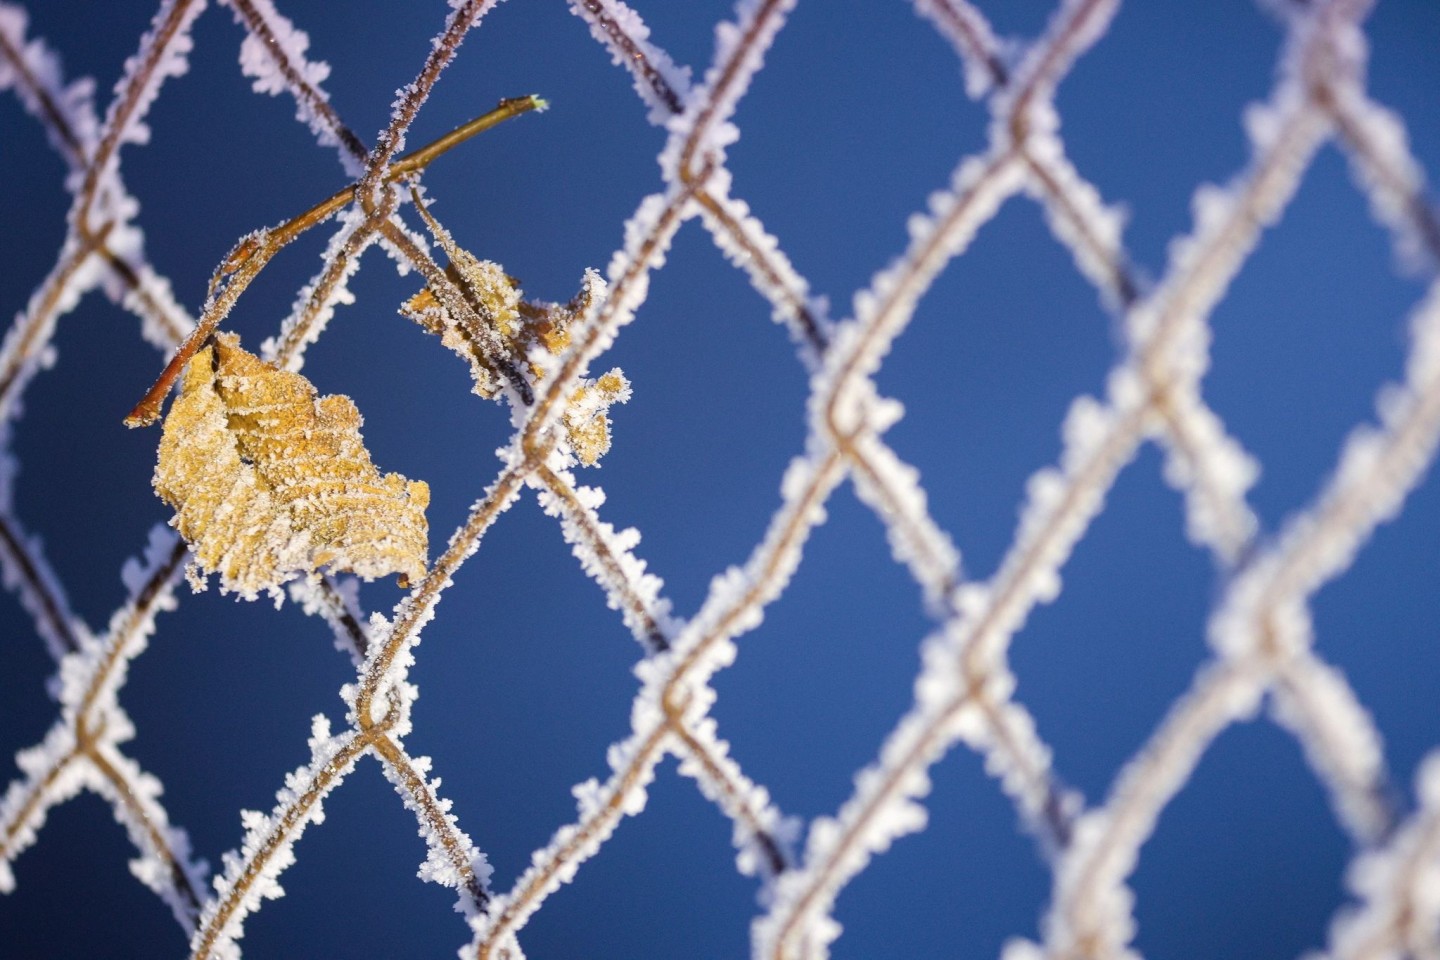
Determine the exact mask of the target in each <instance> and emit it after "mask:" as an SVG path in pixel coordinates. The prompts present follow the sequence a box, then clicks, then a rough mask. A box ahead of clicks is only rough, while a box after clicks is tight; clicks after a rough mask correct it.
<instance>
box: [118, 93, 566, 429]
mask: <svg viewBox="0 0 1440 960" xmlns="http://www.w3.org/2000/svg"><path fill="white" fill-rule="evenodd" d="M548 106H549V104H548V103H547V102H546V101H545V100H543V99H541V98H540V97H538V96H535V95H534V94H531V95H529V96H525V97H512V98H508V99H505V100H501V101H500V103H499V105H498V106H496V108H495V109H494V110H491V111H490V112H488V113H485V114H482V115H481V116H478V117H476V118H475V119H473V120H471V121H469V122H467V123H463V124H461V125H460V126H458V127H456V128H455V129H454V130H451V131H450V132H449V133H447V134H445V135H444V136H442V137H439V138H438V139H436V140H433V141H431V142H430V143H428V144H426V145H425V146H423V147H421V148H419V149H418V150H415V151H412V152H411V153H407V154H406V155H405V156H403V157H401V158H400V159H399V160H397V161H395V162H394V163H393V164H391V165H390V167H389V169H387V170H386V171H385V175H384V177H382V182H383V183H387V184H388V183H393V182H394V181H396V180H399V179H401V178H403V177H407V176H410V175H411V174H414V173H418V172H420V171H421V170H424V169H425V168H426V167H427V166H429V165H430V163H431V162H432V161H434V159H435V158H436V157H438V156H440V155H441V154H442V153H445V152H447V151H449V150H451V149H453V148H454V147H457V146H459V145H460V144H462V143H464V142H465V141H466V140H469V139H470V138H471V137H473V136H475V135H476V134H478V133H481V132H482V131H485V130H489V129H490V128H491V127H494V126H498V125H499V124H501V123H504V122H505V121H506V120H509V119H511V118H513V117H518V116H520V115H521V114H523V113H529V112H530V111H531V110H544V109H545V108H546V107H548ZM357 188H358V184H353V183H352V184H351V185H350V186H348V187H346V188H345V189H343V190H341V191H339V192H338V193H336V194H334V195H332V196H330V197H328V198H326V199H325V200H322V201H321V202H319V203H317V204H316V205H315V206H313V207H311V208H310V209H309V210H306V211H305V212H304V213H302V214H300V215H299V216H297V217H292V218H291V219H289V220H287V221H285V222H284V223H282V224H281V225H280V226H278V227H275V228H274V229H271V230H265V231H261V232H259V233H255V234H251V235H250V236H248V237H246V238H245V239H243V240H241V241H240V242H239V243H238V244H236V246H235V247H234V248H233V249H232V250H231V251H230V253H229V254H227V255H226V257H225V259H224V260H222V261H221V262H220V266H219V267H217V268H216V270H215V275H214V276H213V277H212V278H211V279H210V292H211V293H212V294H213V293H214V292H215V289H216V288H217V287H218V286H219V285H220V283H221V282H222V281H223V280H224V279H225V278H226V277H228V276H231V275H232V274H236V273H240V274H241V275H240V276H238V277H235V282H236V283H241V284H243V286H248V285H249V283H250V281H251V280H253V279H255V275H256V274H257V273H259V272H260V267H263V266H264V265H265V263H268V262H269V260H270V258H271V257H273V256H274V255H275V254H276V253H278V252H279V251H280V249H281V248H282V247H284V246H286V245H288V244H289V243H290V242H291V241H293V240H294V239H295V238H296V237H298V236H300V234H302V233H304V232H305V231H306V230H308V229H310V228H311V227H313V226H315V225H316V224H318V223H323V222H324V221H325V220H328V219H329V218H330V217H332V216H333V215H334V214H336V213H337V212H338V211H340V210H341V209H342V208H343V207H345V206H346V205H347V204H350V203H352V202H354V200H355V194H356V190H357ZM257 258H258V259H257ZM247 266H249V267H251V269H249V270H244V269H243V268H245V267H247ZM243 286H242V289H243ZM239 293H240V291H239V290H237V291H235V293H234V294H233V295H232V296H230V297H224V296H222V297H220V298H219V299H218V300H216V299H213V298H212V299H211V301H210V303H209V304H207V308H206V311H205V314H204V316H202V317H201V318H200V322H199V323H198V324H196V326H195V329H194V330H193V331H192V332H191V333H190V336H188V337H187V338H186V339H185V342H184V343H182V344H181V345H180V347H179V349H177V350H176V351H175V355H174V356H172V357H171V358H170V362H169V363H167V364H166V365H165V369H164V370H163V371H161V373H160V376H159V378H158V379H157V380H156V381H155V383H154V384H153V385H152V386H151V387H150V389H149V391H147V392H146V394H145V396H144V397H143V398H141V400H140V402H139V403H137V404H136V405H135V408H134V409H133V410H131V411H130V413H129V414H128V415H127V416H126V417H125V425H126V426H127V427H145V426H149V425H150V424H152V423H154V422H155V421H156V420H158V419H160V407H161V404H163V403H164V402H165V395H166V394H168V393H169V392H170V388H171V387H172V386H173V385H174V383H175V380H176V378H177V377H179V375H180V371H181V370H182V369H184V367H185V364H186V363H188V362H189V361H190V358H191V357H192V356H194V355H195V352H196V351H197V350H199V349H200V347H201V346H202V345H204V343H205V341H206V340H208V339H210V335H211V334H212V333H214V332H215V328H216V327H217V326H219V324H220V321H221V320H222V319H224V316H225V314H226V313H228V312H229V308H230V307H231V306H233V305H234V303H235V300H236V299H237V298H238V296H239Z"/></svg>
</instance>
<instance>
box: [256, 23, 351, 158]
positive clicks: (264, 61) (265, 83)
mask: <svg viewBox="0 0 1440 960" xmlns="http://www.w3.org/2000/svg"><path fill="white" fill-rule="evenodd" d="M250 4H251V6H252V8H253V9H254V10H255V12H256V13H257V14H258V15H259V17H260V19H261V20H263V21H264V23H265V26H266V27H267V28H268V29H269V31H270V35H271V38H273V46H272V43H267V42H266V41H265V40H262V39H261V38H260V37H259V36H258V35H257V34H255V33H253V32H251V31H250V30H249V29H247V30H246V33H245V39H244V40H242V41H241V42H240V69H241V71H242V72H243V73H244V74H245V76H247V77H250V78H251V79H252V81H253V82H252V83H251V85H250V88H251V89H252V90H254V91H255V92H256V93H267V94H269V95H270V96H272V97H274V96H279V95H280V94H282V93H284V92H286V91H289V92H290V94H291V95H292V96H293V97H294V98H295V119H296V120H299V121H300V122H301V123H303V124H305V125H306V126H308V127H309V128H310V132H311V133H313V134H314V135H315V139H316V140H317V141H319V143H320V145H321V146H322V147H338V148H339V153H340V162H341V163H343V164H344V165H345V173H346V174H347V175H348V176H350V177H351V178H352V179H358V178H359V177H360V176H361V175H362V174H364V172H365V164H364V159H365V158H364V157H357V156H355V154H353V153H351V152H350V151H349V150H348V149H346V148H345V143H344V141H343V140H342V139H341V137H340V132H339V131H338V130H336V129H335V127H334V126H333V125H332V124H331V122H330V120H329V119H328V118H327V117H326V115H325V113H324V112H323V111H321V110H320V109H319V105H320V104H325V103H329V101H330V95H329V94H328V93H327V92H326V91H325V89H324V86H323V84H324V83H325V81H326V80H327V79H328V78H329V76H330V64H328V63H326V62H325V61H323V60H310V59H308V58H307V57H306V53H307V52H308V51H309V49H310V35H309V34H308V33H306V32H305V31H304V30H299V29H296V27H295V24H294V22H293V21H291V20H290V18H289V17H286V16H285V15H284V14H282V13H280V12H279V11H278V10H276V9H275V5H274V3H273V2H272V0H250ZM232 6H233V4H232ZM233 12H234V14H235V21H236V22H237V23H239V24H241V25H242V26H247V24H246V22H245V15H244V14H243V13H241V11H240V10H239V9H238V8H235V9H234V11H233ZM282 56H283V58H284V62H285V63H288V64H289V66H290V68H291V69H292V70H294V72H295V74H296V78H295V81H294V82H292V81H291V80H290V78H289V77H287V76H286V73H285V70H284V68H283V67H282V65H281V62H280V60H279V57H282Z"/></svg>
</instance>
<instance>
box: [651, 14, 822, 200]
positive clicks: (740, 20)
mask: <svg viewBox="0 0 1440 960" xmlns="http://www.w3.org/2000/svg"><path fill="white" fill-rule="evenodd" d="M794 7H795V0H778V2H775V3H772V4H770V5H769V6H768V7H767V6H765V5H764V4H762V3H761V2H760V0H737V2H736V4H735V19H734V20H733V21H729V20H725V21H721V22H720V23H717V24H716V25H715V54H714V56H713V58H712V59H711V66H710V68H709V69H708V70H707V71H706V72H705V79H704V81H703V82H702V83H700V84H698V85H696V86H694V87H692V88H691V89H690V94H689V96H688V97H687V98H686V100H685V111H684V112H683V113H681V114H680V115H678V116H674V117H671V118H670V119H669V120H668V121H667V122H666V128H667V129H668V130H669V131H670V140H669V142H668V143H667V144H666V146H665V149H664V150H663V151H661V153H660V169H661V170H662V171H663V172H664V175H665V179H666V182H668V183H672V184H673V183H675V182H677V181H679V180H680V179H682V173H683V174H684V175H686V176H688V175H692V174H694V173H697V172H698V170H694V169H692V170H687V171H681V170H680V169H679V166H680V163H681V161H682V159H683V158H684V157H685V156H686V155H687V154H688V155H690V156H692V157H699V158H701V161H702V163H703V162H705V161H706V160H708V159H711V158H713V159H714V160H715V161H716V162H717V164H718V165H719V166H721V167H723V165H724V161H725V148H726V147H727V146H729V145H730V144H732V143H734V142H735V140H736V139H738V138H739V136H740V131H739V129H738V128H737V127H736V126H735V125H734V124H732V123H731V122H730V117H731V116H733V115H734V113H735V106H736V104H737V103H739V101H740V98H741V97H742V96H744V95H745V91H746V90H747V89H748V88H749V86H750V81H751V79H752V78H754V76H755V74H756V72H757V71H759V69H760V68H761V67H762V66H763V65H764V62H765V54H766V52H767V51H768V50H769V49H770V45H771V44H772V43H773V42H774V40H775V35H776V34H777V33H779V31H780V28H781V27H783V26H784V25H785V19H786V17H788V16H789V14H790V11H791V10H793V9H794ZM722 82H723V86H722V85H721V84H722ZM701 123H703V124H704V126H703V127H697V124H701Z"/></svg>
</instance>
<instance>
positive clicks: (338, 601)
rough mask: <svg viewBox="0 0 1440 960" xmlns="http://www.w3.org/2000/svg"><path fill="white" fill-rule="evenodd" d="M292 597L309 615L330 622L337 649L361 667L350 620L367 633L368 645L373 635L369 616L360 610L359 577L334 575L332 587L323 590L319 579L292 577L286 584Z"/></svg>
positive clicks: (331, 582)
mask: <svg viewBox="0 0 1440 960" xmlns="http://www.w3.org/2000/svg"><path fill="white" fill-rule="evenodd" d="M287 587H288V590H289V593H290V599H291V600H293V601H294V602H295V603H297V604H299V605H300V609H301V610H302V611H303V612H304V613H305V615H306V616H310V617H320V618H321V619H322V620H324V621H325V622H326V624H328V625H329V627H330V629H331V631H332V632H333V633H334V635H335V649H336V650H339V651H340V652H341V653H343V654H345V655H347V656H348V657H350V660H351V661H352V662H353V663H354V664H355V665H356V666H357V667H358V666H359V665H360V663H361V661H363V660H364V654H363V651H361V650H360V649H359V648H358V647H357V646H356V645H355V638H354V636H352V635H351V633H350V627H349V626H348V625H347V624H346V622H345V621H346V619H347V618H348V619H349V620H350V622H352V623H354V624H357V625H358V626H359V628H360V630H361V632H362V633H363V634H364V636H365V645H366V648H367V649H368V648H369V645H370V636H369V633H368V631H367V630H366V624H367V621H366V618H365V615H364V613H362V612H361V609H360V578H359V577H355V576H351V575H341V576H332V577H331V578H330V589H329V590H324V589H322V587H321V584H320V582H318V581H311V580H310V579H309V578H306V579H302V580H292V581H290V583H289V584H288V585H287Z"/></svg>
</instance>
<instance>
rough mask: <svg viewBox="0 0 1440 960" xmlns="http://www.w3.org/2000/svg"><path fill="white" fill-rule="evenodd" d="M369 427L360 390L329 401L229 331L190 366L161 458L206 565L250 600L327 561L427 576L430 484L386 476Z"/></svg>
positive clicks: (162, 487) (162, 489) (368, 572)
mask: <svg viewBox="0 0 1440 960" xmlns="http://www.w3.org/2000/svg"><path fill="white" fill-rule="evenodd" d="M360 424H361V417H360V412H359V411H358V410H356V408H355V404H354V403H352V402H351V400H350V398H349V397H345V396H339V395H331V396H325V397H318V398H317V391H316V389H315V387H314V386H313V385H312V384H311V383H310V381H308V380H306V379H305V378H304V377H302V376H300V375H299V374H298V373H290V372H287V371H284V370H277V369H276V368H275V367H273V366H271V365H270V364H268V363H265V362H264V361H262V360H261V359H260V358H259V357H256V356H254V355H253V354H250V353H247V352H246V351H245V350H243V349H241V347H240V343H239V338H238V337H236V336H234V335H233V334H217V335H216V336H215V338H214V341H213V342H212V344H211V345H210V346H207V347H206V348H205V349H203V350H201V351H200V352H198V353H197V354H196V355H195V356H194V358H193V359H191V360H190V362H189V364H188V365H187V366H186V367H185V378H184V381H183V383H182V385H181V389H180V395H179V396H178V397H177V398H176V399H175V402H174V404H172V406H171V408H170V413H169V415H167V416H166V418H165V430H164V435H163V436H162V437H161V440H160V456H159V461H158V463H157V464H156V466H155V490H156V492H157V493H159V494H160V497H161V498H162V499H163V500H164V501H165V502H166V503H168V504H170V505H171V506H172V507H174V508H175V511H176V512H175V518H174V519H173V520H171V525H172V526H174V527H175V528H176V529H177V530H179V531H180V535H181V536H183V537H184V538H185V540H186V542H188V543H189V544H190V546H191V549H192V551H193V553H194V556H195V566H198V568H199V569H200V570H201V571H203V572H204V573H216V574H219V576H220V588H221V590H222V591H224V592H231V591H233V592H236V593H239V594H241V595H242V596H244V597H246V598H247V599H253V598H254V597H255V596H256V595H257V594H258V593H259V592H261V591H269V592H271V593H276V592H277V591H278V590H279V587H280V584H282V583H284V582H285V581H287V580H290V579H293V578H294V577H296V576H298V575H300V574H310V573H313V572H315V571H316V570H319V569H320V568H322V567H327V568H329V569H331V570H335V571H342V570H348V571H353V572H354V573H356V574H358V575H360V576H361V577H364V578H365V579H367V580H369V579H373V578H376V577H382V576H386V575H388V574H391V573H399V574H400V576H401V580H402V583H403V582H404V581H405V580H407V579H418V578H420V577H422V576H423V575H424V573H425V555H426V549H427V537H428V528H427V525H426V522H425V507H426V506H427V505H428V504H429V502H430V488H429V487H428V486H427V485H426V484H425V483H423V482H421V481H409V480H406V479H405V478H404V477H402V476H400V475H399V474H398V473H389V474H386V475H384V476H383V477H382V476H381V475H380V473H379V471H377V470H376V469H375V466H374V465H373V464H372V463H371V462H370V453H369V451H368V450H366V449H365V444H364V441H363V440H362V439H361V437H360ZM191 573H192V580H197V582H198V583H203V579H204V578H203V574H199V573H197V572H196V571H195V570H194V569H193V568H192V571H191Z"/></svg>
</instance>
